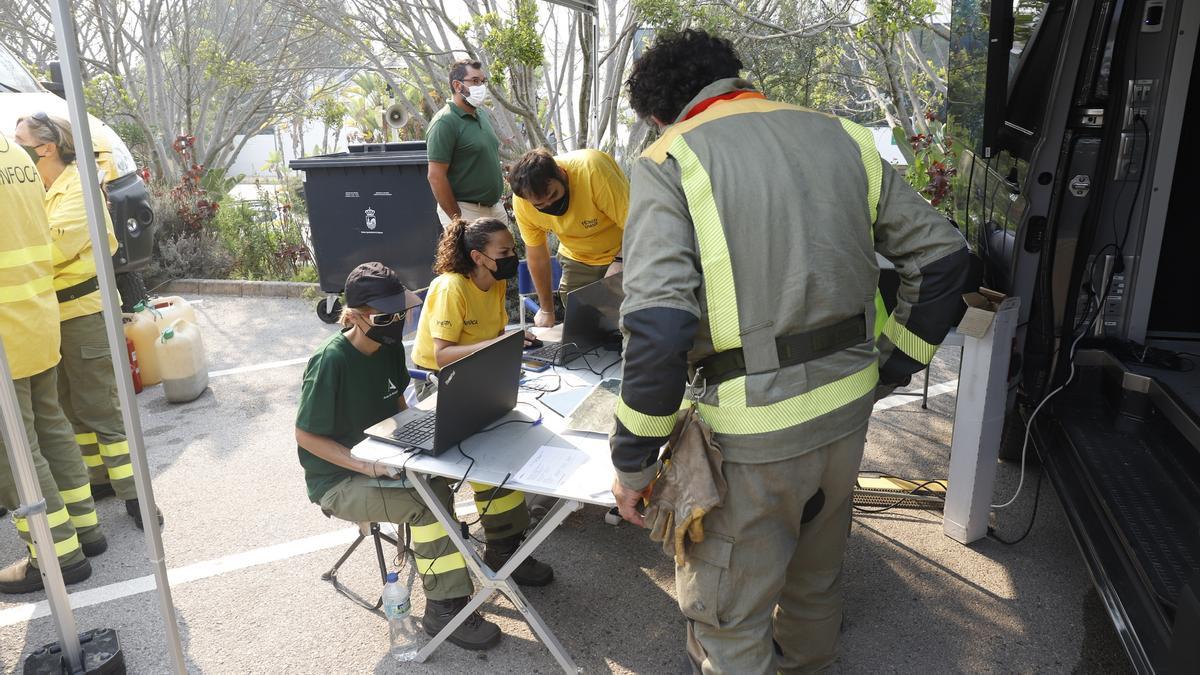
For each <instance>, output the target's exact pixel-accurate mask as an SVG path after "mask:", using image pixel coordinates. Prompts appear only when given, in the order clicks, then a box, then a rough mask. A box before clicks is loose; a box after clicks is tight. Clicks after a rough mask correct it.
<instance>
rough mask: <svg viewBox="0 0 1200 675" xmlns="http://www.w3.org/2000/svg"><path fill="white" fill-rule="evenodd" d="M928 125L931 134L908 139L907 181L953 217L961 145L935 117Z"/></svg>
mask: <svg viewBox="0 0 1200 675" xmlns="http://www.w3.org/2000/svg"><path fill="white" fill-rule="evenodd" d="M928 123H929V133H928V134H917V135H916V136H913V137H912V138H909V139H908V141H909V144H910V146H911V147H912V151H911V153H910V152H905V153H904V154H905V156H906V157H907V158H908V171H906V172H905V174H904V178H905V180H906V181H907V182H908V184H909V185H911V186H912V187H913V189H914V190H916V191H917V192H920V193H921V195H922V196H924V197H925V198H926V199H928V200H929V203H930V204H931V205H933V206H934V207H935V208H937V209H938V210H940V211H942V212H944V213H945V214H946V215H948V216H953V215H954V197H955V192H956V183H957V181H956V179H957V178H958V166H957V165H958V161H959V156H960V154H961V152H962V144H961V143H959V142H958V141H957V140H956V139H955V138H954V137H953V136H951V135H950V134H949V133H948V129H949V128H950V125H949V124H947V123H944V122H942V121H941V120H939V119H937V118H936V117H933V116H932V115H931V116H930V118H929V119H928ZM901 147H903V146H901Z"/></svg>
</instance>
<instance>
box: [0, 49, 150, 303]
mask: <svg viewBox="0 0 1200 675" xmlns="http://www.w3.org/2000/svg"><path fill="white" fill-rule="evenodd" d="M55 79H59V78H57V77H56V78H55ZM47 86H49V87H52V88H54V89H56V90H57V91H58V92H60V94H61V91H62V84H61V82H58V83H47ZM47 86H43V84H42V83H39V82H38V81H37V80H36V79H34V77H33V75H31V74H30V73H29V71H28V70H26V69H25V67H24V66H23V65H22V64H21V62H20V61H19V60H18V59H17V58H16V57H15V56H13V54H12V53H11V52H9V51H8V50H7V49H6V48H5V47H3V46H2V45H0V130H3V131H4V133H6V134H8V135H10V136H11V135H12V133H13V131H14V130H15V129H16V126H17V120H18V119H20V118H21V117H25V116H27V115H32V114H33V113H36V112H39V111H44V112H46V113H47V114H49V115H55V116H58V117H62V118H64V119H69V118H70V115H69V114H68V112H67V102H66V101H65V100H64V99H63V98H62V97H61V95H56V94H55V93H52V92H51V91H50V89H48V88H47ZM88 120H89V123H90V125H91V128H92V143H93V146H94V147H95V150H96V162H97V164H98V165H99V167H100V172H101V174H102V178H103V179H104V181H105V183H106V186H107V193H108V206H109V214H110V215H111V216H112V220H113V227H114V228H115V230H116V235H117V242H118V244H119V245H118V247H117V250H116V252H115V253H114V255H113V268H114V270H115V271H116V272H117V285H118V288H119V289H120V291H121V297H122V299H123V300H125V303H126V304H127V305H130V306H132V304H136V303H137V302H138V300H140V299H141V298H142V297H143V296H144V295H145V288H144V286H143V285H142V280H141V275H140V274H138V272H139V271H141V270H142V269H144V268H145V267H146V265H148V264H149V263H150V259H151V256H152V255H153V252H154V229H155V228H154V211H153V209H152V208H151V206H150V193H149V191H148V190H147V189H146V184H145V183H144V182H143V181H142V179H141V177H140V176H139V175H138V166H137V162H135V161H134V159H133V155H132V154H131V153H130V152H129V147H128V146H126V145H125V142H124V141H122V140H121V138H120V137H119V136H117V134H116V132H115V131H113V130H112V128H111V127H109V126H108V125H107V124H105V123H104V122H102V121H100V120H98V119H96V118H95V117H92V116H91V115H89V116H88Z"/></svg>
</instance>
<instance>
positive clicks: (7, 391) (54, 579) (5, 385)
mask: <svg viewBox="0 0 1200 675" xmlns="http://www.w3.org/2000/svg"><path fill="white" fill-rule="evenodd" d="M3 342H4V341H3V340H0V413H3V421H4V428H3V431H4V448H5V449H6V450H7V451H8V466H9V469H10V470H11V471H12V474H13V482H14V483H16V485H17V495H18V496H19V497H20V500H21V505H20V507H18V509H17V511H16V512H15V513H14V514H13V515H17V516H21V517H23V518H25V522H27V523H29V533H30V534H31V535H33V544H34V546H35V547H37V551H38V569H39V570H41V573H42V582H43V584H42V585H43V586H45V587H46V600H47V602H49V603H50V614H51V615H52V616H53V617H54V627H55V628H57V629H58V645H59V647H61V648H62V653H63V655H64V656H66V657H67V664H68V665H69V666H70V667H71V672H73V673H82V672H83V652H82V651H81V650H80V647H79V634H78V633H77V632H76V629H75V615H74V614H71V603H70V601H69V600H68V599H67V585H66V584H65V583H63V576H62V569H61V568H60V567H59V566H58V554H57V553H56V552H55V550H54V535H53V534H51V533H50V521H49V520H47V519H46V500H45V499H44V498H43V496H42V488H41V485H39V484H38V477H37V471H36V470H35V469H34V468H33V461H32V460H33V455H32V454H31V453H30V451H29V439H28V438H26V436H25V416H24V415H22V414H21V406H20V405H19V404H18V403H17V390H16V387H14V386H13V379H12V370H10V369H9V367H8V353H7V352H6V351H5V350H4V344H3Z"/></svg>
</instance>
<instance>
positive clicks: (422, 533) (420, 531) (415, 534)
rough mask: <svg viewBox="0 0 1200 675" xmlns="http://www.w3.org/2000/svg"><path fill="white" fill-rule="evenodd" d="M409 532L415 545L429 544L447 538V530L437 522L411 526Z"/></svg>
mask: <svg viewBox="0 0 1200 675" xmlns="http://www.w3.org/2000/svg"><path fill="white" fill-rule="evenodd" d="M408 531H409V533H410V536H411V537H412V543H414V544H429V543H432V542H435V541H437V540H438V539H441V538H443V537H445V536H446V528H444V527H442V524H441V523H439V522H437V521H434V522H432V523H429V524H428V525H410V526H409V528H408Z"/></svg>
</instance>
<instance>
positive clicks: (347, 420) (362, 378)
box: [296, 333, 408, 503]
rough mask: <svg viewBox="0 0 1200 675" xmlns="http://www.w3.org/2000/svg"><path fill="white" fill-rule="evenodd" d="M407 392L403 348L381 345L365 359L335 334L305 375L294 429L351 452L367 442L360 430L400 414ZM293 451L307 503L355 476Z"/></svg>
mask: <svg viewBox="0 0 1200 675" xmlns="http://www.w3.org/2000/svg"><path fill="white" fill-rule="evenodd" d="M407 386H408V367H407V365H406V364H405V360H404V348H403V347H400V346H395V347H389V346H388V345H380V347H379V351H377V352H375V353H374V354H372V355H371V356H367V355H366V354H363V353H362V352H360V351H358V348H357V347H355V346H354V345H353V344H351V343H350V341H349V340H347V339H346V336H345V335H343V334H342V333H334V334H333V335H331V336H329V339H328V340H326V341H325V342H324V343H323V344H322V345H321V346H320V348H318V349H317V351H316V353H315V354H313V355H312V358H310V359H309V360H308V367H306V368H305V369H304V384H303V386H302V388H301V390H300V410H298V411H297V412H296V426H297V427H299V428H301V429H303V430H305V431H307V432H309V433H310V434H317V435H318V436H327V437H329V438H332V439H333V440H335V441H337V442H338V443H341V444H342V445H344V446H346V447H347V448H352V447H354V446H355V445H357V444H358V442H359V441H361V440H362V439H364V438H366V434H365V433H363V430H365V429H366V428H367V427H370V426H372V425H374V424H376V423H378V422H381V421H383V420H385V419H387V418H389V417H391V416H392V415H395V414H396V413H397V412H398V411H399V410H400V403H399V402H400V401H402V400H404V399H403V396H404V388H405V387H407ZM297 451H298V453H299V455H300V465H301V466H303V467H304V480H305V482H306V483H308V498H309V499H311V500H312V501H313V502H315V503H319V502H320V501H321V497H324V496H325V493H326V492H327V491H328V490H329V488H331V487H333V486H334V485H336V484H337V483H339V482H340V481H342V480H343V479H345V478H348V477H350V476H353V475H354V473H355V472H353V471H351V470H349V469H343V468H342V467H340V466H337V465H336V464H330V463H329V462H326V461H325V460H323V459H321V458H319V457H317V456H316V455H314V454H312V453H310V452H309V451H307V450H305V449H304V448H301V447H299V446H297Z"/></svg>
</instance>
